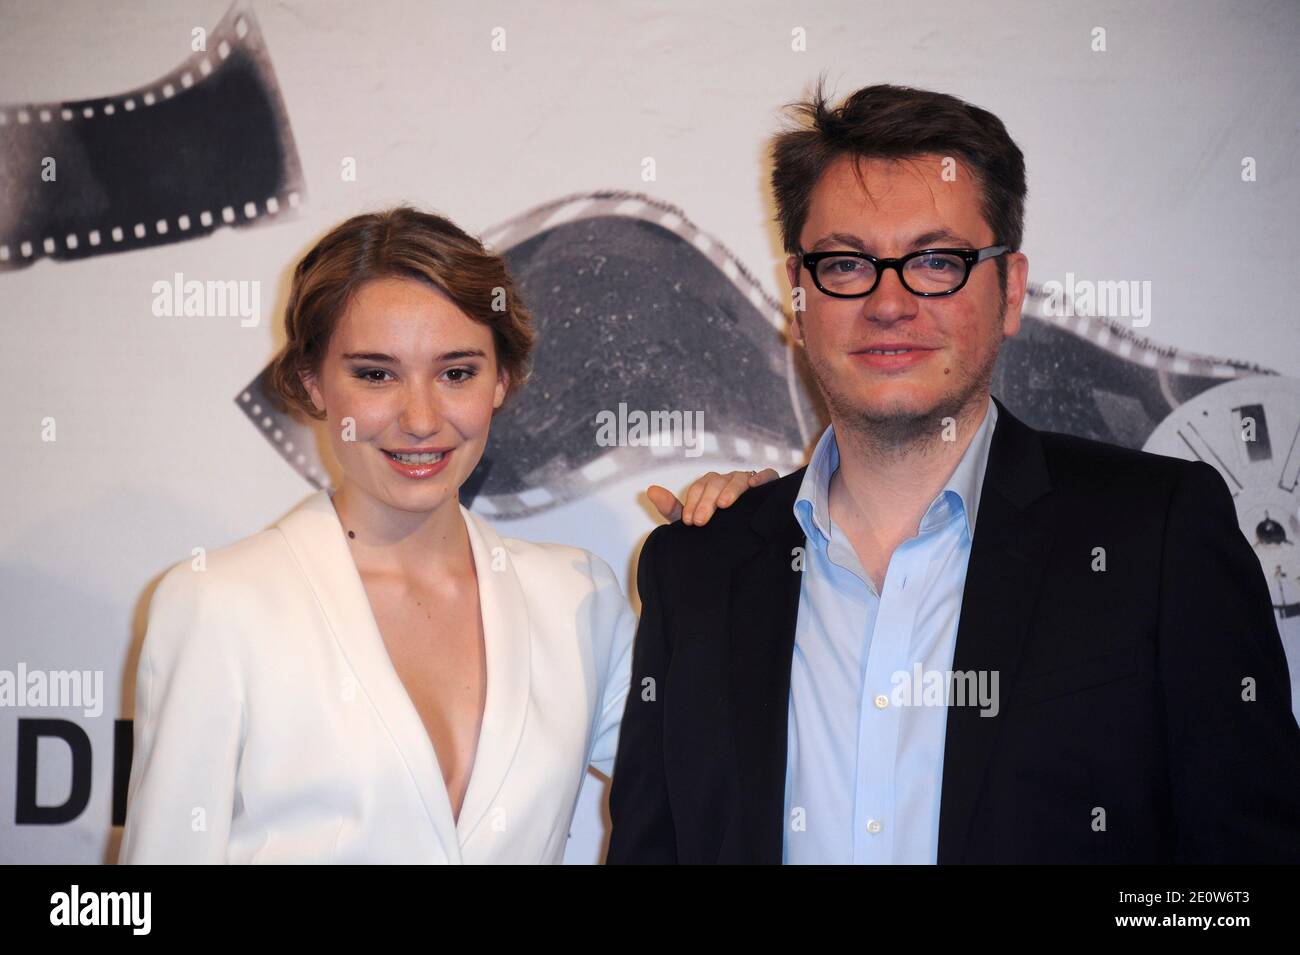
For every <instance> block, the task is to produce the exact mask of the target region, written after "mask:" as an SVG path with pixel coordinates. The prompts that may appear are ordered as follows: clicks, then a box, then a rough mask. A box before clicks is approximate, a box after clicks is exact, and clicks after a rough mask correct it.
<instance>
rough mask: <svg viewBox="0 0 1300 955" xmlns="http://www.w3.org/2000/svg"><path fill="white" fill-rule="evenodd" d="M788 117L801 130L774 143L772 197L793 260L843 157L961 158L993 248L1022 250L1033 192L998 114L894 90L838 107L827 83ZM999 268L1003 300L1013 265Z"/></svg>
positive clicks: (881, 88) (1001, 261) (857, 96)
mask: <svg viewBox="0 0 1300 955" xmlns="http://www.w3.org/2000/svg"><path fill="white" fill-rule="evenodd" d="M789 109H790V110H791V111H792V112H793V113H794V114H795V115H796V116H797V117H798V118H799V119H800V120H802V121H803V122H801V123H800V125H799V126H797V127H796V128H792V129H787V130H785V131H783V132H781V133H779V134H777V135H776V136H775V137H774V138H773V140H772V162H773V167H772V194H773V196H774V198H775V200H776V208H777V216H776V221H777V223H778V224H779V225H780V227H781V241H782V243H784V245H785V251H786V252H787V253H789V254H794V253H797V252H798V250H799V233H800V232H802V231H803V226H804V222H805V221H807V218H808V205H809V202H810V201H811V199H812V192H813V187H814V186H816V185H817V182H818V180H820V179H821V176H822V174H823V173H824V172H825V171H826V168H827V166H829V165H830V163H831V162H832V161H833V160H835V159H837V158H838V157H840V156H842V155H858V156H862V157H866V158H872V159H903V158H909V157H912V156H916V155H919V154H921V153H932V154H937V155H940V156H949V155H952V156H957V157H960V158H961V160H962V161H963V162H964V163H965V164H966V165H967V166H968V167H970V169H971V170H972V171H973V173H974V175H975V178H976V181H977V184H978V185H979V187H980V192H981V194H982V204H981V205H982V208H981V212H982V213H983V215H984V219H985V221H986V222H988V224H989V226H990V228H992V230H993V236H994V238H993V241H994V243H995V244H997V245H1005V246H1007V248H1008V249H1010V250H1011V251H1012V252H1018V251H1019V250H1020V243H1021V241H1022V240H1023V239H1024V231H1025V194H1026V192H1027V191H1028V189H1027V186H1026V183H1025V157H1024V155H1023V154H1022V153H1021V152H1020V147H1019V146H1017V145H1016V144H1015V142H1014V141H1013V140H1012V139H1011V136H1010V135H1008V133H1007V128H1006V126H1004V125H1003V124H1002V120H1000V119H998V118H997V117H996V116H994V115H993V114H992V113H990V112H988V111H987V110H983V109H980V108H979V107H978V106H972V105H971V104H970V103H967V102H965V101H963V100H960V99H958V98H957V97H955V96H949V95H947V94H946V93H935V92H932V91H930V90H919V89H913V88H911V87H908V86H892V85H889V84H880V85H876V86H867V87H863V88H862V89H860V90H858V91H857V92H856V93H853V94H852V95H850V96H849V97H848V98H847V99H845V100H844V101H843V102H842V103H840V105H839V106H835V107H832V106H831V105H830V104H829V102H828V100H827V96H826V93H825V92H824V80H822V81H819V82H818V83H817V86H816V89H815V90H814V91H813V94H812V96H811V97H810V98H809V99H808V100H807V101H806V102H802V103H793V104H791V105H790V107H789ZM995 261H996V262H997V264H998V281H999V283H1000V285H1001V286H1002V290H1003V294H1004V295H1005V293H1006V279H1007V260H1006V257H1005V256H999V257H998V258H997V259H996V260H995Z"/></svg>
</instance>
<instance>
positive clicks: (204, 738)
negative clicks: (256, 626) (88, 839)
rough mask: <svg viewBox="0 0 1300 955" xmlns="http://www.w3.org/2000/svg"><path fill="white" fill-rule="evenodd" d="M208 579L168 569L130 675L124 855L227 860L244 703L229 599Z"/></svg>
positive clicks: (141, 859)
mask: <svg viewBox="0 0 1300 955" xmlns="http://www.w3.org/2000/svg"><path fill="white" fill-rule="evenodd" d="M206 578H207V574H206V572H197V571H194V570H192V569H191V568H190V566H189V564H188V563H186V564H180V565H178V566H176V567H174V568H172V570H170V571H168V572H167V574H166V575H164V577H163V579H162V581H161V582H160V583H159V585H158V589H157V591H156V592H155V593H154V597H153V601H152V603H151V605H150V609H149V623H148V629H147V631H146V633H145V639H144V646H143V648H142V649H141V652H140V664H139V669H138V672H137V677H136V700H135V706H136V709H135V725H134V748H133V755H132V764H131V778H130V783H129V789H128V798H127V814H126V830H125V832H124V834H123V837H122V849H121V856H120V861H122V862H123V863H215V862H225V861H226V846H227V842H228V840H229V836H230V824H231V818H232V816H233V814H234V810H235V791H236V789H235V787H236V769H237V766H238V761H239V751H240V746H241V742H242V737H243V706H242V701H241V693H240V690H239V687H240V681H239V677H238V667H237V666H236V662H235V661H236V654H235V652H234V641H233V639H232V638H233V634H232V633H231V632H230V624H229V622H228V621H229V615H228V613H226V612H225V610H226V606H227V605H228V604H229V600H228V598H223V597H221V595H219V594H217V593H216V592H215V590H216V588H214V587H213V586H212V581H210V580H208V579H206ZM223 620H224V621H225V622H223Z"/></svg>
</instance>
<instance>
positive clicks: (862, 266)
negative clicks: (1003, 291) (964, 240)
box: [800, 245, 1008, 298]
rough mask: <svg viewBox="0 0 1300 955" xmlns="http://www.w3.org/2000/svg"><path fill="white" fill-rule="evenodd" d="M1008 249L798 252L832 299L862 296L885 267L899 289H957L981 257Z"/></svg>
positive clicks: (927, 294)
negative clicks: (892, 254) (883, 255)
mask: <svg viewBox="0 0 1300 955" xmlns="http://www.w3.org/2000/svg"><path fill="white" fill-rule="evenodd" d="M1006 251H1008V250H1007V247H1006V246H1005V245H990V246H989V247H988V248H984V249H922V250H921V251H919V252H909V253H908V254H907V255H905V256H903V257H902V258H899V259H878V258H876V257H875V256H874V255H867V253H865V252H848V251H838V250H837V251H832V252H802V251H801V252H800V261H801V262H802V264H803V267H804V268H805V269H807V270H808V273H809V274H810V275H811V276H812V278H813V283H814V284H815V285H816V286H817V288H819V289H820V290H821V291H822V292H824V293H825V294H827V295H829V296H831V297H832V298H862V296H864V295H870V294H871V293H872V292H874V291H875V290H876V286H877V285H879V284H880V276H881V275H883V274H884V273H885V270H886V269H894V270H896V271H897V272H898V277H899V279H900V280H902V283H903V288H905V289H907V290H908V291H909V292H911V293H912V294H913V295H920V296H922V297H925V298H929V297H932V296H935V295H952V294H953V293H954V292H960V291H961V289H962V286H964V285H965V284H966V280H967V279H969V278H970V272H971V269H973V268H975V266H977V265H979V264H980V263H981V262H983V261H984V260H985V259H992V258H996V257H997V256H999V255H1002V254H1003V253H1004V252H1006Z"/></svg>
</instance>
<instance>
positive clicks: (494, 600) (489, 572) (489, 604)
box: [458, 507, 532, 842]
mask: <svg viewBox="0 0 1300 955" xmlns="http://www.w3.org/2000/svg"><path fill="white" fill-rule="evenodd" d="M461 512H462V513H463V514H464V516H465V524H466V526H467V527H468V528H469V539H470V546H471V547H472V548H473V551H474V568H475V570H476V571H477V573H478V594H479V608H480V610H481V612H482V615H483V640H484V643H485V645H486V653H487V672H488V681H487V701H486V703H485V704H484V709H483V726H482V728H481V729H480V730H479V739H478V749H477V751H476V753H475V756H474V770H473V772H472V774H471V775H470V781H469V789H468V791H467V792H466V793H465V802H464V805H462V806H461V810H460V820H459V822H458V828H459V830H460V832H461V840H462V842H464V841H465V840H467V839H468V838H469V836H470V834H471V833H472V832H473V831H474V829H475V827H476V826H478V825H479V824H480V823H481V822H482V821H483V819H484V817H485V816H486V815H487V813H488V811H489V810H491V809H492V808H494V805H495V800H496V799H497V798H498V795H499V793H500V792H501V789H502V786H503V785H504V784H505V781H506V776H507V774H508V773H509V771H510V766H511V764H512V763H513V762H514V759H515V753H516V751H517V750H518V748H519V742H520V740H521V739H522V738H523V733H524V717H525V715H526V714H527V712H528V700H529V682H530V678H529V674H530V672H531V665H530V654H531V646H532V630H531V627H530V625H529V621H528V605H527V602H526V601H525V599H524V592H523V588H522V587H521V586H520V584H519V577H518V575H517V574H516V573H515V568H514V563H513V562H512V561H511V560H510V555H509V552H508V551H507V550H506V548H505V546H504V544H503V543H502V541H501V538H500V537H499V536H498V535H497V532H496V531H495V530H494V529H493V528H492V526H491V525H490V524H488V523H487V522H486V521H484V520H482V519H481V518H479V517H478V516H477V515H475V514H472V513H470V512H469V511H468V510H466V509H465V508H464V507H462V508H461ZM503 821H504V822H508V821H509V820H503Z"/></svg>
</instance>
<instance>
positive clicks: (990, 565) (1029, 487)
mask: <svg viewBox="0 0 1300 955" xmlns="http://www.w3.org/2000/svg"><path fill="white" fill-rule="evenodd" d="M994 400H995V401H996V400H997V399H994ZM997 404H998V421H997V425H996V427H995V428H994V431H993V441H992V444H991V446H990V448H989V459H988V466H987V468H986V469H985V473H984V487H983V490H982V492H981V494H980V506H979V512H978V513H977V515H976V519H975V537H974V540H973V542H972V546H971V555H970V561H969V563H968V565H967V570H966V584H965V588H964V592H963V596H962V606H961V619H960V622H959V624H958V627H957V646H956V650H955V652H954V655H953V662H952V668H953V670H954V671H962V672H970V671H981V670H982V671H987V672H996V673H997V674H998V690H999V694H1000V695H1001V696H1002V698H1003V699H1005V694H1006V692H1007V691H1008V690H1009V688H1010V687H1011V685H1012V682H1013V681H1014V679H1015V671H1016V668H1017V666H1018V665H1019V662H1020V656H1021V651H1022V649H1023V647H1024V641H1025V635H1026V633H1027V631H1028V628H1029V623H1030V620H1031V618H1032V615H1033V612H1034V606H1035V603H1036V600H1037V596H1038V590H1039V582H1040V580H1041V578H1042V573H1043V567H1044V565H1045V563H1046V549H1047V544H1048V538H1047V534H1046V532H1045V531H1044V529H1043V527H1042V526H1041V524H1040V523H1038V522H1037V521H1036V520H1035V517H1034V514H1033V512H1032V511H1031V510H1030V508H1029V505H1030V504H1032V503H1033V502H1034V501H1035V500H1037V499H1038V498H1039V497H1041V496H1042V495H1044V494H1045V493H1047V492H1048V490H1050V487H1051V481H1050V478H1049V475H1048V471H1047V464H1046V461H1045V460H1044V457H1043V450H1042V443H1041V441H1040V440H1039V438H1038V434H1037V432H1035V431H1034V430H1032V429H1031V428H1029V427H1027V426H1025V425H1024V424H1023V423H1021V422H1020V421H1019V420H1017V419H1016V418H1015V417H1013V416H1012V415H1011V414H1010V413H1009V412H1008V411H1007V410H1006V408H1004V407H1003V406H1002V403H1001V402H998V403H997ZM980 712H981V710H980V708H979V707H976V706H969V705H967V706H950V707H949V709H948V723H947V729H946V732H945V743H944V765H943V794H942V802H941V805H940V811H939V853H938V861H939V862H940V863H952V862H961V861H963V858H964V853H965V848H966V844H967V842H968V840H969V836H970V830H971V826H972V824H973V822H974V815H975V809H976V806H977V804H978V801H979V797H980V790H981V783H982V780H983V778H984V775H985V772H986V770H987V767H988V762H989V759H990V755H991V752H992V749H993V746H994V743H995V742H996V739H997V736H998V732H999V729H1000V727H1001V725H1002V721H1001V720H999V719H998V718H997V717H982V716H980Z"/></svg>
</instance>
